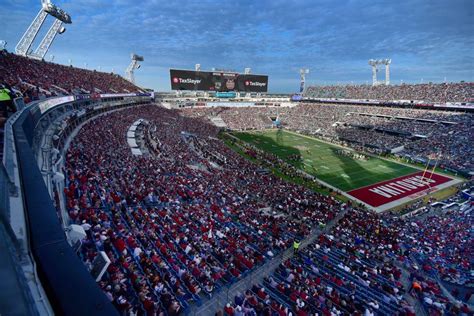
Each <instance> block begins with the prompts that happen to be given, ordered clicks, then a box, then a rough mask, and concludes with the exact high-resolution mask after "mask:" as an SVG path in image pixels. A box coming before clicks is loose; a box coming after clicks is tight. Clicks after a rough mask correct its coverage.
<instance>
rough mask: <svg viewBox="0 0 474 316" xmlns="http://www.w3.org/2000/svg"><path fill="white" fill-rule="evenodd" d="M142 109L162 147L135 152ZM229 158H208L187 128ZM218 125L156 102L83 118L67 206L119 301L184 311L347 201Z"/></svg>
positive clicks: (89, 256) (87, 255)
mask: <svg viewBox="0 0 474 316" xmlns="http://www.w3.org/2000/svg"><path fill="white" fill-rule="evenodd" d="M138 118H144V119H146V120H148V121H149V122H150V125H151V126H154V127H156V129H155V130H154V129H152V130H150V132H153V133H155V135H156V136H155V139H156V140H159V142H160V148H159V150H160V157H154V156H153V155H149V156H143V157H134V156H132V154H131V152H130V149H129V148H128V145H127V143H126V138H125V134H126V131H127V130H128V128H129V127H130V125H131V124H132V123H133V122H134V121H135V120H137V119H138ZM183 131H185V132H186V133H189V134H192V135H194V137H197V138H201V139H202V140H201V141H200V142H199V144H200V146H201V147H204V146H208V147H209V150H208V151H214V152H220V153H221V154H222V155H224V156H226V157H227V159H226V161H227V163H226V164H224V165H221V166H217V167H216V166H215V164H214V165H212V164H211V163H210V162H209V161H208V160H207V159H205V158H203V157H202V156H200V155H199V153H200V152H201V151H196V150H194V149H193V148H192V147H191V146H190V145H189V143H188V142H187V141H186V140H185V137H183V135H182V132H183ZM217 131H218V130H217V129H216V128H215V127H213V126H211V125H209V124H208V123H206V122H203V121H201V120H195V119H190V118H186V117H182V116H179V115H178V113H177V112H175V111H169V110H166V109H163V108H160V107H157V106H146V107H140V108H137V109H134V110H127V111H126V112H124V111H121V112H117V113H113V114H110V115H107V116H105V117H101V119H100V120H96V121H93V122H91V123H88V124H87V125H85V126H84V127H83V128H82V130H81V131H80V133H79V134H78V135H77V137H76V138H75V139H74V141H73V143H72V144H71V147H70V149H69V151H68V153H67V157H66V160H67V165H66V174H67V188H66V190H65V194H66V197H67V208H68V211H69V213H70V217H71V219H72V220H73V221H74V222H75V223H77V224H81V225H82V226H83V227H84V228H85V229H86V230H87V234H88V238H87V240H86V241H84V246H83V247H82V252H81V256H82V258H83V260H84V261H85V263H86V265H88V266H90V264H91V261H92V260H93V258H94V257H95V256H96V255H97V252H98V251H102V250H103V251H105V252H106V253H107V255H108V256H109V258H110V259H111V260H112V265H111V266H110V268H109V269H108V271H107V274H106V276H105V277H104V279H103V281H102V283H101V286H102V288H103V290H104V291H105V292H106V294H107V296H109V298H110V299H111V300H112V301H113V302H114V304H115V305H116V306H117V308H119V310H123V311H125V310H130V309H134V310H139V311H140V310H141V311H146V312H149V313H154V312H157V313H159V312H161V311H166V313H168V314H171V315H173V314H178V313H179V311H182V310H183V309H186V307H187V306H188V304H189V303H190V302H198V301H199V300H201V299H202V298H205V297H207V296H210V295H212V293H213V291H215V290H216V289H219V288H220V287H222V286H224V285H227V284H229V283H231V282H233V280H235V279H238V278H239V277H241V276H243V275H245V274H246V273H247V271H250V270H252V269H254V268H255V267H257V266H260V265H262V264H264V263H265V262H266V260H269V259H271V258H273V257H274V256H275V255H276V254H278V253H279V252H281V251H282V250H283V249H286V248H287V247H288V246H289V245H290V244H291V242H292V240H293V239H294V238H295V236H301V238H302V237H304V236H307V235H308V234H309V232H310V231H311V229H312V227H313V225H314V223H325V222H327V221H329V220H331V219H332V218H333V217H334V216H335V214H336V213H337V212H339V211H340V210H341V209H342V208H343V207H344V206H343V205H341V203H340V202H337V201H336V200H335V199H334V198H332V197H326V196H322V195H319V194H317V193H314V192H313V191H310V190H307V189H305V188H303V187H299V186H295V185H292V184H289V183H286V182H283V181H282V180H279V179H278V178H275V177H274V176H272V175H263V176H259V177H256V176H255V174H256V166H255V165H253V164H251V163H249V162H248V161H247V160H245V159H243V158H241V157H240V156H239V155H237V154H235V153H234V152H233V151H232V150H230V149H228V148H227V147H226V146H225V145H224V144H223V142H222V141H220V140H217V139H216V138H215V137H216V136H217Z"/></svg>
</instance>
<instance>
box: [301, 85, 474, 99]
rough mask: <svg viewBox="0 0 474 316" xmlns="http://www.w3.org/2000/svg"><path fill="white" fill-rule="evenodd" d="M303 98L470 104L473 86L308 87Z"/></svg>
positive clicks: (473, 94)
mask: <svg viewBox="0 0 474 316" xmlns="http://www.w3.org/2000/svg"><path fill="white" fill-rule="evenodd" d="M305 96H306V97H309V98H338V99H359V100H361V99H362V100H366V99H369V100H383V101H392V100H418V101H424V102H432V103H446V102H473V101H474V83H473V82H466V83H463V82H461V83H427V84H401V85H377V86H372V85H337V86H310V87H308V88H307V89H306V91H305Z"/></svg>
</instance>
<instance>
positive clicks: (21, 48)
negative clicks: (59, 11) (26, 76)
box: [15, 9, 48, 56]
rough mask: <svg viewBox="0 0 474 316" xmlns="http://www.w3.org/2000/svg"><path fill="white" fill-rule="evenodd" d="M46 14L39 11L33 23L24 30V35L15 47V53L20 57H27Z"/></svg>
mask: <svg viewBox="0 0 474 316" xmlns="http://www.w3.org/2000/svg"><path fill="white" fill-rule="evenodd" d="M47 16H48V13H46V12H45V11H43V9H41V10H40V11H39V12H38V14H37V15H36V17H35V19H34V20H33V22H31V24H30V26H29V27H28V29H27V30H26V32H25V34H23V36H22V37H21V39H20V41H19V42H18V44H17V45H16V47H15V52H16V53H17V54H18V55H21V56H28V53H29V52H30V48H31V45H33V41H34V40H35V38H36V36H37V35H38V33H39V31H40V29H41V26H43V23H44V21H45V20H46V17H47Z"/></svg>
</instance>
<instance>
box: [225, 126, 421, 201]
mask: <svg viewBox="0 0 474 316" xmlns="http://www.w3.org/2000/svg"><path fill="white" fill-rule="evenodd" d="M233 135H234V136H236V137H238V138H239V139H241V140H243V141H245V142H248V143H251V144H253V145H255V146H256V147H258V148H260V149H262V150H265V151H267V152H271V153H273V154H275V155H277V156H279V157H280V158H282V159H284V160H285V161H286V162H288V163H290V164H292V165H294V166H296V167H298V168H300V169H302V170H304V171H305V172H307V173H309V174H311V175H313V176H316V177H317V178H319V179H320V180H322V181H324V182H326V183H328V184H330V185H332V186H334V187H336V188H338V189H340V190H342V191H346V192H347V191H350V190H353V189H357V188H360V187H363V186H367V185H370V184H374V183H377V182H381V181H385V180H390V179H393V178H398V177H400V176H404V175H407V174H411V173H414V172H417V171H419V170H417V169H415V168H412V167H408V166H405V165H402V164H398V163H395V162H391V161H387V160H383V159H379V158H375V157H369V159H368V160H359V159H354V158H352V157H347V156H343V155H341V154H338V153H336V151H337V150H340V149H341V147H339V146H335V145H331V144H328V143H325V142H322V141H320V140H317V139H315V138H312V137H308V136H303V135H299V134H296V133H292V132H287V131H284V130H267V131H258V132H245V133H240V132H239V133H233ZM295 154H300V155H301V157H302V160H301V161H297V162H296V161H294V160H291V159H289V156H291V155H295Z"/></svg>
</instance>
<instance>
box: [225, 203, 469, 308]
mask: <svg viewBox="0 0 474 316" xmlns="http://www.w3.org/2000/svg"><path fill="white" fill-rule="evenodd" d="M472 211H473V210H472V207H471V208H470V209H469V210H467V211H460V210H459V208H456V209H453V210H448V211H445V212H444V213H443V214H438V215H433V214H432V212H431V211H429V212H428V215H427V216H424V217H422V218H420V217H415V219H414V220H413V219H405V220H403V219H399V218H393V217H392V216H391V215H388V216H386V215H384V216H379V215H376V214H375V213H370V212H365V211H359V210H351V211H350V212H348V213H346V215H345V216H344V217H343V218H342V219H341V220H340V221H339V222H338V223H337V225H336V226H334V228H333V229H332V230H331V231H330V232H329V233H328V234H324V235H321V236H320V238H319V239H318V240H317V241H316V242H314V243H312V244H310V245H309V246H308V247H307V248H306V249H304V250H303V251H300V252H299V253H298V254H297V255H296V256H295V257H293V258H291V259H288V260H286V261H284V262H283V263H282V264H281V265H280V266H279V268H278V269H277V270H276V271H275V272H274V273H273V274H272V275H271V276H270V277H268V278H266V279H265V280H264V282H263V284H256V285H254V286H253V287H252V288H251V289H249V290H248V291H246V292H245V295H237V296H236V297H235V300H234V301H233V302H229V303H228V304H227V305H226V306H225V307H224V313H225V314H226V315H273V314H275V315H289V313H290V312H291V313H293V315H315V314H319V315H415V312H416V311H415V309H414V307H413V305H412V302H413V301H414V300H415V301H418V302H419V305H420V306H421V307H420V308H421V309H422V310H423V311H424V313H426V314H427V315H453V316H454V315H470V314H471V313H472V310H471V309H470V308H469V307H468V305H467V304H466V303H465V302H467V300H468V299H469V295H472V291H471V292H469V293H468V296H467V297H465V298H464V302H462V301H463V299H461V300H460V301H454V302H453V301H452V300H450V299H449V298H448V297H447V296H446V295H445V294H444V293H443V291H442V290H441V288H440V286H439V284H438V282H437V280H436V278H433V277H432V276H433V275H434V274H433V272H434V271H438V272H439V273H440V275H441V277H442V278H444V279H450V280H452V278H459V276H460V275H463V277H464V278H470V282H471V283H470V286H472V282H473V279H472V276H471V274H470V273H471V271H470V270H472V259H471V258H472V251H473V250H474V245H473V244H472V237H468V235H469V228H468V227H471V226H472V224H473V223H472ZM438 216H439V218H435V217H438ZM461 222H464V223H463V224H461V225H459V227H457V224H460V223H461ZM419 265H421V269H420V268H418V266H419ZM406 268H407V269H406ZM402 270H404V271H402ZM404 274H405V275H404ZM417 312H418V313H419V312H421V311H420V310H418V311H417Z"/></svg>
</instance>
